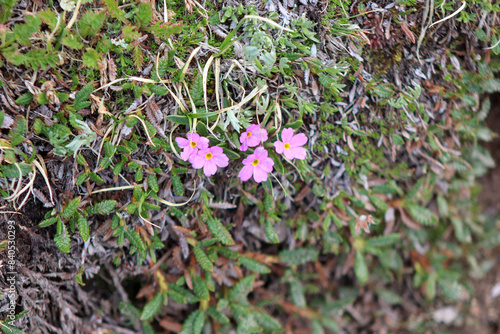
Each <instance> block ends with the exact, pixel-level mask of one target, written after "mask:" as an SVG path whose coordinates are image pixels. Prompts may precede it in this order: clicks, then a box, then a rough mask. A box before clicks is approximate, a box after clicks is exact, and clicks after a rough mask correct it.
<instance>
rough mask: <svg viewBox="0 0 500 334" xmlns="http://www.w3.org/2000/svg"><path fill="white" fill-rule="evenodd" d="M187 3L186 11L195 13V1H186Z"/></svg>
mask: <svg viewBox="0 0 500 334" xmlns="http://www.w3.org/2000/svg"><path fill="white" fill-rule="evenodd" d="M185 2H186V11H187V12H188V13H190V14H191V13H192V12H193V6H194V5H195V2H194V1H193V0H185Z"/></svg>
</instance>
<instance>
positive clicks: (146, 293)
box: [135, 284, 156, 299]
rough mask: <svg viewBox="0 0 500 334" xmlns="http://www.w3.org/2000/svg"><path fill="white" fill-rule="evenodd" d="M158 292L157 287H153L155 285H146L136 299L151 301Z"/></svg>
mask: <svg viewBox="0 0 500 334" xmlns="http://www.w3.org/2000/svg"><path fill="white" fill-rule="evenodd" d="M155 292H156V287H154V286H153V284H147V285H144V286H143V287H142V288H141V289H140V290H139V292H138V293H137V295H136V296H135V298H146V299H150V298H152V297H153V296H154V294H155Z"/></svg>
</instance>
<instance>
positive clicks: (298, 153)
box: [285, 147, 307, 160]
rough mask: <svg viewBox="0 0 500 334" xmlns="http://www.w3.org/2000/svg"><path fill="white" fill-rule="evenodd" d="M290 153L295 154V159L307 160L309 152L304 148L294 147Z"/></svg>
mask: <svg viewBox="0 0 500 334" xmlns="http://www.w3.org/2000/svg"><path fill="white" fill-rule="evenodd" d="M288 151H290V153H291V154H293V156H294V157H295V159H300V160H304V159H305V158H306V155H307V151H306V149H305V148H303V147H292V148H291V149H289V150H288ZM285 156H286V154H285Z"/></svg>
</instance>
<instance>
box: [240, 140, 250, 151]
mask: <svg viewBox="0 0 500 334" xmlns="http://www.w3.org/2000/svg"><path fill="white" fill-rule="evenodd" d="M246 150H248V144H247V143H246V142H242V143H241V146H240V151H243V152H244V151H246Z"/></svg>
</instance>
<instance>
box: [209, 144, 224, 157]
mask: <svg viewBox="0 0 500 334" xmlns="http://www.w3.org/2000/svg"><path fill="white" fill-rule="evenodd" d="M208 150H209V151H210V153H212V154H213V155H214V156H216V155H221V154H224V153H223V150H222V147H219V146H212V147H210V148H209V149H208Z"/></svg>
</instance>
